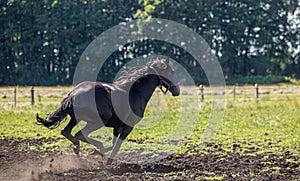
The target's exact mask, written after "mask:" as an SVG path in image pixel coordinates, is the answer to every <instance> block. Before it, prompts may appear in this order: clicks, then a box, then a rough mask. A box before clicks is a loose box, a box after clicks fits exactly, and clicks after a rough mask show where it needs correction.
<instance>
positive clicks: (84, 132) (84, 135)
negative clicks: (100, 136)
mask: <svg viewBox="0 0 300 181" xmlns="http://www.w3.org/2000/svg"><path fill="white" fill-rule="evenodd" d="M103 126H104V125H103V124H101V123H99V122H97V123H90V122H87V124H86V125H85V127H84V128H82V129H81V130H80V131H78V132H77V133H76V134H75V138H77V139H79V140H80V141H83V142H86V143H90V144H92V145H94V146H95V147H96V148H98V149H99V150H100V153H104V146H103V144H102V143H101V142H100V141H97V140H95V139H93V138H90V137H88V135H89V134H90V133H91V132H93V131H95V130H97V129H100V128H101V127H103Z"/></svg>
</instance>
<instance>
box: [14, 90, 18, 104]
mask: <svg viewBox="0 0 300 181" xmlns="http://www.w3.org/2000/svg"><path fill="white" fill-rule="evenodd" d="M14 106H15V107H16V106H17V88H16V87H15V88H14Z"/></svg>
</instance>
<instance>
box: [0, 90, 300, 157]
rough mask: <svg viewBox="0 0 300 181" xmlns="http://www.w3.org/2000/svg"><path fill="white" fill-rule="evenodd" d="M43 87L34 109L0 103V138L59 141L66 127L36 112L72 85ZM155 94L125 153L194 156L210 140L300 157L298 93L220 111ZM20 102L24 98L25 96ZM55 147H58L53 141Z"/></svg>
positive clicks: (103, 134) (45, 110)
mask: <svg viewBox="0 0 300 181" xmlns="http://www.w3.org/2000/svg"><path fill="white" fill-rule="evenodd" d="M47 89H48V91H47V92H48V94H49V95H52V96H48V97H46V98H42V100H43V102H37V103H36V104H35V105H34V106H30V105H19V106H17V107H14V106H12V105H8V104H5V102H6V101H7V99H2V101H1V102H2V104H1V107H0V109H1V112H0V120H1V121H0V135H1V136H2V137H18V138H40V137H46V138H49V137H58V138H62V136H61V135H60V129H61V128H62V127H63V126H64V124H65V123H63V124H62V125H61V126H60V127H59V128H58V129H55V130H48V129H46V128H44V127H41V126H39V125H36V124H35V114H36V113H40V115H43V116H45V115H46V114H49V113H51V112H52V111H54V110H55V109H56V107H57V106H58V105H59V102H57V101H59V100H60V99H61V97H62V96H63V95H65V94H66V92H67V91H68V90H70V87H60V88H59V89H62V90H63V91H62V93H60V94H55V93H51V91H49V88H47ZM273 89H276V87H274V88H273ZM40 90H43V89H40ZM50 90H51V89H50ZM155 94H156V95H154V96H153V97H152V99H151V101H150V103H149V105H148V107H147V110H146V116H145V118H144V120H142V122H140V123H139V124H138V125H137V126H136V128H135V129H134V131H133V132H132V133H131V134H130V135H129V137H128V139H129V140H131V142H130V141H129V143H125V146H124V149H126V145H127V146H128V147H130V149H131V148H132V147H137V148H138V147H141V146H143V147H144V146H148V147H149V149H150V147H152V149H153V150H155V149H157V147H160V148H161V147H164V148H165V149H169V148H170V147H172V146H174V148H173V149H176V151H177V152H185V151H190V152H191V151H192V150H194V151H195V152H196V151H199V149H203V145H205V142H214V143H215V144H218V145H222V148H224V150H226V151H232V150H233V148H234V151H237V150H240V151H241V152H247V150H248V149H254V148H255V150H257V152H264V151H265V152H276V153H278V154H280V153H283V152H284V151H290V152H292V153H294V154H297V155H299V154H300V153H299V151H300V149H299V148H300V145H299V144H300V141H299V140H300V103H299V102H300V94H291V95H284V94H281V95H280V96H276V95H275V96H272V94H268V97H266V95H263V96H264V97H263V98H261V99H262V100H245V99H243V98H245V97H241V96H240V97H237V98H236V100H233V99H232V98H228V96H229V95H226V96H227V97H226V96H225V98H226V105H225V104H224V105H225V107H220V108H218V107H216V106H213V105H214V102H213V101H212V99H213V96H208V97H206V99H207V100H206V101H204V102H201V103H200V102H199V101H197V100H199V97H198V96H196V95H188V94H186V95H182V96H181V97H178V98H174V97H172V96H163V95H161V94H159V93H158V92H156V93H155ZM53 95H56V96H53ZM266 98H268V99H266ZM23 99H28V98H26V96H24V98H23ZM263 99H265V100H263ZM21 100H22V99H21ZM189 105H192V106H189ZM197 106H199V107H197ZM183 108H184V109H183ZM198 108H199V109H198ZM217 109H219V110H217ZM216 110H217V113H216ZM223 111H224V115H223ZM213 114H222V115H223V116H222V117H219V118H221V119H218V120H212V118H211V117H212V116H213ZM82 125H83V124H80V126H79V127H81V126H82ZM179 128H180V129H179ZM210 129H211V131H210ZM78 130H79V128H75V129H74V132H76V131H78ZM179 130H181V131H183V133H184V134H183V136H182V135H180V136H179V137H178V131H179ZM173 132H176V134H173ZM180 134H181V133H180ZM93 136H94V137H98V138H99V139H103V140H110V139H111V129H107V128H103V129H101V130H99V131H96V133H94V134H93ZM134 142H138V143H143V144H136V143H134ZM60 144H61V145H60V146H61V147H67V146H66V145H69V143H68V142H67V141H64V140H60ZM128 144H130V145H128ZM153 144H154V145H153ZM55 145H56V146H57V143H56V144H55ZM149 145H150V146H149ZM47 146H49V145H47ZM178 146H180V147H178ZM149 151H151V150H149ZM174 151H175V150H174Z"/></svg>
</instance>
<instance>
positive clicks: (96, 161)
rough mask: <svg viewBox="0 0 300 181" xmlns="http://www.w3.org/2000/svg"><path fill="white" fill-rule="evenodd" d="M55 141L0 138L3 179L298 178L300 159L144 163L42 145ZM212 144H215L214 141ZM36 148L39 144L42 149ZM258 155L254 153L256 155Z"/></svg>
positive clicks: (211, 156)
mask: <svg viewBox="0 0 300 181" xmlns="http://www.w3.org/2000/svg"><path fill="white" fill-rule="evenodd" d="M53 141H55V140H53V139H34V140H28V139H12V138H9V139H8V138H2V139H0V180H1V181H6V180H7V181H8V180H14V181H15V180H20V181H21V180H22V181H24V180H45V181H46V180H47V181H48V180H54V181H55V180H222V179H223V180H298V179H300V165H299V159H300V158H299V157H296V156H293V155H291V154H290V153H284V154H283V156H278V155H274V154H272V153H269V154H264V155H256V156H251V154H248V155H240V154H239V153H237V152H232V153H228V154H222V155H221V154H216V153H214V152H211V153H206V154H203V153H202V154H193V155H187V154H183V155H170V156H168V157H166V158H165V159H163V160H160V161H157V162H155V163H147V164H144V165H138V164H125V163H120V162H117V161H115V162H113V164H112V165H110V166H105V165H104V163H105V161H106V159H105V158H103V157H101V156H99V155H88V156H76V155H74V154H73V153H72V152H70V154H65V153H61V152H57V151H53V150H52V149H51V148H48V149H45V148H43V147H42V145H43V144H44V143H47V142H53ZM209 146H212V147H214V148H217V147H218V146H217V145H214V144H210V145H209ZM33 147H34V148H41V150H40V151H38V149H33ZM253 155H254V154H253Z"/></svg>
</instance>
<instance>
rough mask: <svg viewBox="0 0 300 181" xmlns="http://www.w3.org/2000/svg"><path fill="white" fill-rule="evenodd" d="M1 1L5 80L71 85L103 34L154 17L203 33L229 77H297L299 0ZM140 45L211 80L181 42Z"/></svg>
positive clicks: (115, 61) (117, 60)
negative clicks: (88, 50)
mask: <svg viewBox="0 0 300 181" xmlns="http://www.w3.org/2000/svg"><path fill="white" fill-rule="evenodd" d="M0 8H1V11H0V24H1V27H0V39H1V41H0V86H6V85H70V84H72V78H73V74H74V70H75V68H76V65H77V63H78V61H79V58H80V56H81V54H82V53H83V51H84V50H85V48H86V47H87V46H88V45H89V43H91V41H93V40H94V39H95V38H96V37H97V36H98V35H100V34H101V33H102V32H104V31H105V30H107V29H109V28H111V27H113V26H115V25H118V24H120V23H121V22H126V21H130V20H135V19H139V20H140V21H149V20H150V19H151V17H155V18H164V19H169V20H173V21H176V22H178V23H181V24H184V25H186V26H187V27H189V28H190V29H192V30H193V31H195V32H196V33H198V34H199V35H200V36H201V37H203V38H204V39H205V40H206V41H207V43H208V44H209V45H210V47H211V48H212V49H213V50H214V52H215V54H216V56H217V57H218V59H219V61H220V63H221V66H222V68H223V71H224V75H225V78H226V81H227V83H232V84H233V83H252V82H254V81H255V82H257V81H261V82H263V83H276V82H283V81H287V80H288V79H287V78H286V77H289V79H299V78H300V53H299V49H300V15H299V2H298V0H276V1H274V0H273V1H271V0H255V1H253V0H239V1H238V0H148V1H136V0H126V1H125V0H111V1H109V0H40V1H36V0H1V2H0ZM297 9H298V10H297ZM162 46H164V47H167V49H162V48H161V47H162ZM135 47H136V49H137V50H136V51H134V52H138V53H137V55H134V56H141V55H143V54H149V53H153V52H154V53H156V54H162V55H164V56H168V57H172V58H173V59H175V60H177V61H178V62H179V63H181V64H183V65H185V66H187V67H189V73H190V74H192V75H193V78H194V81H195V82H196V83H197V84H203V83H204V84H205V83H207V80H206V78H205V75H204V74H203V72H202V73H201V72H199V67H198V66H199V65H197V64H195V60H193V59H192V58H191V57H190V55H188V53H186V52H184V51H183V50H181V49H180V48H178V47H172V45H169V44H165V43H164V42H152V41H146V42H137V43H136V46H135ZM125 54H126V49H123V50H120V51H118V52H115V53H114V54H113V55H111V56H110V59H112V61H107V62H108V63H107V62H106V65H105V67H104V69H105V71H102V72H101V73H100V75H99V80H100V81H112V79H113V78H114V77H115V74H116V73H117V71H118V70H119V69H120V68H121V66H122V65H123V64H124V63H126V61H129V58H126V57H124V55H125Z"/></svg>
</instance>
